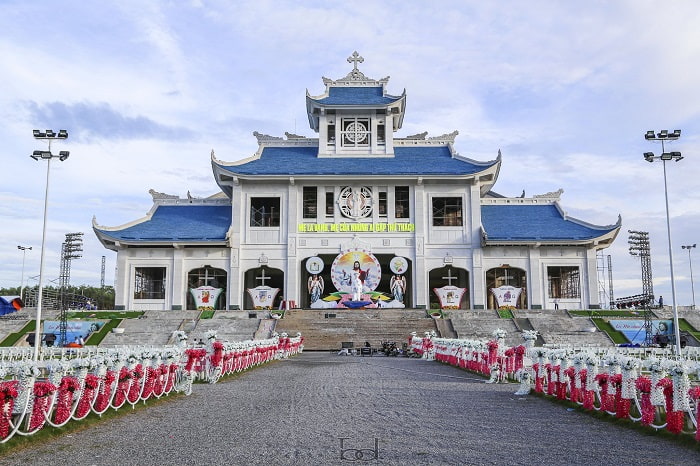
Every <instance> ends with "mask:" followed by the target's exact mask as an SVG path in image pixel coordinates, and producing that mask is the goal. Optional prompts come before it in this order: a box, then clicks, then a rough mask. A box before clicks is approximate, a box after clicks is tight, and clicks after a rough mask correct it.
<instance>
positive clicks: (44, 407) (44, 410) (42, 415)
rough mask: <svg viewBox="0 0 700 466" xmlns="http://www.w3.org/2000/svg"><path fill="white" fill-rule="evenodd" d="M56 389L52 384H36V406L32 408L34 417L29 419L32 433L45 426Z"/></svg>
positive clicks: (34, 390)
mask: <svg viewBox="0 0 700 466" xmlns="http://www.w3.org/2000/svg"><path fill="white" fill-rule="evenodd" d="M56 389H57V387H56V386H55V385H54V384H52V383H51V382H35V383H34V389H33V393H34V406H33V407H32V415H31V417H30V418H29V431H30V432H34V431H36V430H39V429H41V428H42V427H43V426H44V423H45V422H46V415H47V414H48V412H49V408H50V407H51V406H50V403H51V395H53V393H54V392H55V391H56Z"/></svg>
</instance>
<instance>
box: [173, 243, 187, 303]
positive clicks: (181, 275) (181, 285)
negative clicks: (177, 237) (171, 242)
mask: <svg viewBox="0 0 700 466" xmlns="http://www.w3.org/2000/svg"><path fill="white" fill-rule="evenodd" d="M184 260H185V250H184V248H182V247H181V246H175V248H174V249H173V260H172V267H171V270H172V272H171V274H172V277H171V280H170V281H171V283H172V285H171V290H170V302H171V303H172V304H171V305H170V308H171V309H175V308H177V307H178V306H179V309H185V308H186V307H187V305H186V303H187V295H186V293H187V277H186V276H185V275H186V272H185V270H184V265H185V264H184ZM183 300H184V301H183Z"/></svg>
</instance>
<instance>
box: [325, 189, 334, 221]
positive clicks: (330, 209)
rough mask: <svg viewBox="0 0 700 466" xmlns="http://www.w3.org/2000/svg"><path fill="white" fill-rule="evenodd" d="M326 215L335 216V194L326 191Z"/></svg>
mask: <svg viewBox="0 0 700 466" xmlns="http://www.w3.org/2000/svg"><path fill="white" fill-rule="evenodd" d="M326 215H327V216H329V217H332V216H333V215H335V194H334V193H333V191H326Z"/></svg>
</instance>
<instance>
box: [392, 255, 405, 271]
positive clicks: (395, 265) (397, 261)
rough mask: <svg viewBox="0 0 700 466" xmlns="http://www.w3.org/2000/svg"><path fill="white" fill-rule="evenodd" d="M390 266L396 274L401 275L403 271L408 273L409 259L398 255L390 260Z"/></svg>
mask: <svg viewBox="0 0 700 466" xmlns="http://www.w3.org/2000/svg"><path fill="white" fill-rule="evenodd" d="M389 268H390V269H391V271H392V272H394V273H395V274H397V275H401V274H402V273H406V270H408V261H407V260H406V259H405V258H403V257H401V256H396V257H394V258H393V259H391V262H389Z"/></svg>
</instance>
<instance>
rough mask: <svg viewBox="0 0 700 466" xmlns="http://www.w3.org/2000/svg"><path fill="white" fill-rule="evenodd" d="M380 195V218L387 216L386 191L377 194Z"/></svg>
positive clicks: (378, 207)
mask: <svg viewBox="0 0 700 466" xmlns="http://www.w3.org/2000/svg"><path fill="white" fill-rule="evenodd" d="M377 194H378V195H379V199H378V201H379V205H378V206H377V210H378V211H379V216H380V217H386V215H387V195H386V191H379V192H378V193H377Z"/></svg>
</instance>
